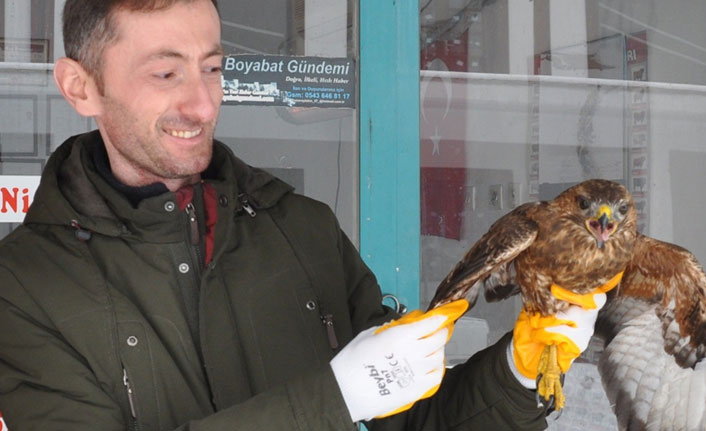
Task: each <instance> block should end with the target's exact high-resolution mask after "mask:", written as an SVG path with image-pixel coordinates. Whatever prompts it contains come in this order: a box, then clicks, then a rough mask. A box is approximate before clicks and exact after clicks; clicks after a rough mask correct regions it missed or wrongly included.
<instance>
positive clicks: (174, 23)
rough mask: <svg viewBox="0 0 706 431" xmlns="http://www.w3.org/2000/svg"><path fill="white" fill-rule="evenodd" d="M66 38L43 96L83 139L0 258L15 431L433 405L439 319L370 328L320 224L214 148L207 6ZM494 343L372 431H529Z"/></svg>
mask: <svg viewBox="0 0 706 431" xmlns="http://www.w3.org/2000/svg"><path fill="white" fill-rule="evenodd" d="M64 37H65V45H66V52H67V56H68V58H62V59H60V60H58V61H57V63H56V65H55V79H56V82H57V85H58V87H59V89H60V90H61V92H62V94H63V95H64V97H65V98H66V100H67V101H68V102H69V103H70V104H71V105H72V106H73V107H74V108H75V109H76V111H77V112H78V113H80V114H81V115H84V116H90V117H93V118H94V119H95V121H96V123H97V124H98V131H95V132H91V133H88V134H84V135H79V136H75V137H72V138H70V139H68V140H67V141H66V142H65V143H64V144H63V145H62V146H60V147H59V148H58V149H57V150H56V151H55V153H54V154H53V155H52V157H51V158H50V160H49V162H48V163H47V167H46V169H45V172H44V173H43V176H42V182H41V185H40V187H39V190H38V191H37V193H36V195H35V201H34V203H33V205H32V207H31V208H30V210H29V213H28V215H27V218H26V220H25V223H24V225H23V226H21V227H20V228H18V229H17V230H16V231H15V232H13V233H12V234H11V235H9V236H8V237H7V238H6V239H4V240H3V242H2V245H0V328H2V331H0V410H1V411H2V412H3V415H4V418H5V420H6V422H7V424H8V427H9V428H10V429H11V430H13V431H21V430H101V431H103V430H124V429H141V430H158V429H159V430H171V429H180V430H221V429H223V430H225V429H228V430H231V429H243V430H251V429H252V430H255V429H257V430H280V429H282V430H284V429H287V430H293V429H298V430H341V429H352V428H353V426H354V425H353V424H354V422H355V421H358V420H364V419H372V418H374V417H382V416H386V415H388V414H389V413H391V412H394V411H397V410H399V409H400V408H402V409H404V408H406V407H407V406H408V405H409V404H411V403H413V402H414V401H415V400H417V399H418V398H420V397H422V395H423V394H427V395H428V394H429V393H431V392H433V391H434V390H435V388H436V387H437V386H438V385H439V382H440V380H441V375H442V374H443V349H442V347H443V344H444V343H445V341H446V338H447V330H446V329H445V328H444V325H445V323H446V319H445V318H444V317H443V316H441V317H439V316H436V317H434V316H431V317H427V318H424V319H421V320H418V321H417V322H412V323H408V324H401V325H398V326H395V327H392V328H389V329H387V330H385V331H382V332H380V331H378V330H376V329H375V328H374V327H375V325H380V324H382V323H384V322H387V321H389V320H391V319H393V318H395V317H396V316H395V315H394V314H393V313H392V312H391V310H389V309H387V308H386V307H383V306H382V305H381V295H380V290H379V288H378V286H377V284H376V281H375V278H374V276H373V275H372V274H371V273H370V271H369V270H368V268H367V267H366V266H365V265H364V263H363V262H362V261H361V259H360V257H359V256H358V254H357V253H356V251H355V249H354V247H353V246H352V245H351V243H350V241H349V240H348V239H347V238H346V237H345V235H344V234H343V233H342V231H341V230H340V228H339V227H338V225H337V223H336V220H335V218H334V216H333V215H332V213H331V212H330V211H329V210H328V209H327V208H326V207H325V206H324V205H322V204H320V203H317V202H314V201H312V200H310V199H307V198H304V197H302V196H299V195H296V194H294V193H293V191H292V190H291V188H290V187H289V186H288V185H286V184H285V183H283V182H281V181H279V180H277V179H276V178H274V177H272V176H270V175H268V174H266V173H265V172H263V171H261V170H257V169H253V168H251V167H249V166H247V165H245V164H244V163H243V162H241V161H240V160H238V159H237V158H236V157H234V156H233V155H232V154H231V153H230V151H229V150H228V149H227V148H226V147H225V146H224V145H222V144H220V143H218V142H217V141H214V140H213V132H214V129H215V125H216V120H217V116H218V110H219V106H220V100H221V96H222V93H221V87H220V85H221V75H220V64H221V59H222V50H221V47H220V25H219V16H218V12H217V5H216V2H215V0H213V1H211V0H155V1H136V0H132V1H130V0H112V1H101V2H96V1H90V0H68V1H67V2H66V6H65V10H64ZM29 261H31V262H32V263H31V265H28V264H27V263H28V262H29ZM594 320H595V317H594ZM592 324H593V322H592V321H591V322H590V324H589V325H588V326H590V330H589V335H590V332H592ZM368 328H373V329H368ZM429 334H433V335H431V336H428V335H429ZM508 343H509V337H505V338H504V339H503V340H501V342H499V343H498V344H497V345H496V346H493V347H491V348H489V349H487V350H485V351H483V352H481V353H479V354H477V355H476V356H474V357H473V358H472V359H471V360H469V362H468V363H466V364H464V365H462V366H458V367H455V368H453V369H451V370H449V371H447V372H446V376H445V377H444V380H443V382H442V384H441V387H440V388H439V389H438V392H437V394H436V395H435V396H433V397H431V398H427V399H425V400H423V401H420V402H418V403H417V404H415V405H414V406H413V407H412V408H411V409H409V410H407V411H403V412H402V413H400V414H397V415H393V416H391V417H389V418H387V419H379V420H375V421H373V422H371V423H370V424H369V426H370V427H371V428H373V429H375V430H413V429H429V430H432V429H490V428H488V427H492V429H541V428H543V427H544V426H545V421H544V416H545V414H546V412H545V410H544V409H542V408H538V407H537V405H536V401H535V395H534V392H533V391H531V390H529V389H526V387H525V386H523V385H521V384H520V383H519V382H518V380H517V379H516V378H515V377H514V375H515V374H513V373H515V372H514V371H513V369H514V368H513V366H514V365H513V363H512V360H509V361H508V356H507V352H508ZM391 358H393V359H391ZM398 359H399V361H398ZM375 361H378V362H375ZM380 361H383V362H384V361H388V364H384V365H385V366H389V362H390V361H394V362H395V364H398V363H401V362H403V363H405V364H406V365H405V366H404V367H398V368H396V370H401V372H405V373H407V374H405V375H404V383H408V385H407V386H404V385H397V386H395V387H392V386H393V385H387V384H388V383H389V382H392V381H394V382H395V383H402V379H400V378H398V377H399V376H397V377H395V376H389V375H387V376H384V377H385V378H381V377H382V376H380V375H379V374H376V373H378V372H379V371H380V369H379V367H378V368H376V367H375V366H373V365H374V364H376V363H379V362H380ZM371 364H373V365H371ZM366 373H367V374H366ZM427 376H428V377H427ZM395 379H397V380H395ZM371 382H372V384H371ZM532 384H533V382H531V381H530V382H529V383H527V382H525V385H526V386H528V387H532Z"/></svg>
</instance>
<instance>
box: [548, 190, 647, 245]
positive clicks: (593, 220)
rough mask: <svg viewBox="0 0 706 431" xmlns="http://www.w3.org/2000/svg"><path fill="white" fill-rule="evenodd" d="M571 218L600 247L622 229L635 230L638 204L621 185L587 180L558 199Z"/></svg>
mask: <svg viewBox="0 0 706 431" xmlns="http://www.w3.org/2000/svg"><path fill="white" fill-rule="evenodd" d="M556 201H557V203H559V204H560V205H561V206H562V207H563V209H564V210H565V211H567V212H568V213H569V214H571V217H572V218H573V219H574V220H576V222H579V223H581V224H583V226H584V227H585V228H586V230H587V231H588V232H589V233H590V234H591V235H592V236H593V238H594V239H595V241H596V245H597V246H598V248H603V245H604V244H605V242H606V241H608V240H609V239H610V238H611V237H613V236H615V234H616V232H618V231H620V230H631V231H634V230H635V229H636V219H637V214H636V212H635V204H634V202H633V199H632V196H630V193H629V192H628V190H627V189H626V188H625V187H624V186H623V185H621V184H618V183H616V182H613V181H607V180H598V179H595V180H588V181H584V182H582V183H580V184H577V185H576V186H574V187H571V188H569V189H567V190H566V191H564V192H563V193H561V194H560V195H559V196H558V197H557V198H556Z"/></svg>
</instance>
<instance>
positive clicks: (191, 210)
mask: <svg viewBox="0 0 706 431" xmlns="http://www.w3.org/2000/svg"><path fill="white" fill-rule="evenodd" d="M186 214H187V215H188V216H189V233H190V235H189V237H190V238H191V245H193V246H198V245H199V243H200V242H201V238H200V236H199V221H198V220H197V219H196V207H194V203H193V202H189V203H188V204H187V205H186Z"/></svg>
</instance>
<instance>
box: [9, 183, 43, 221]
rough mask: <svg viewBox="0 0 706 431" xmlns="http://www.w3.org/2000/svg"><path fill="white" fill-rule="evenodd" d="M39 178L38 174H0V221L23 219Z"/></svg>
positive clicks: (37, 185)
mask: <svg viewBox="0 0 706 431" xmlns="http://www.w3.org/2000/svg"><path fill="white" fill-rule="evenodd" d="M39 179H40V176H39V175H0V223H21V222H22V220H24V218H25V215H26V214H27V210H28V209H29V205H30V204H31V203H32V200H33V199H34V192H36V191H37V187H39Z"/></svg>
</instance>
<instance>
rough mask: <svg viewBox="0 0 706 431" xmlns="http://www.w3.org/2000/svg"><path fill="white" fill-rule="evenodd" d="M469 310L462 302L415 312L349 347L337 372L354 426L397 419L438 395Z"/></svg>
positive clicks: (334, 365)
mask: <svg viewBox="0 0 706 431" xmlns="http://www.w3.org/2000/svg"><path fill="white" fill-rule="evenodd" d="M467 308H468V302H467V301H466V300H465V299H462V300H458V301H454V302H451V303H449V304H445V305H443V306H441V307H437V308H435V309H433V310H430V311H428V312H426V313H422V312H421V311H419V310H415V311H412V312H411V313H409V314H406V315H405V316H403V317H402V318H400V319H397V320H394V321H392V322H389V323H387V324H385V325H382V326H376V327H373V328H370V329H367V330H365V331H363V332H361V333H359V334H358V335H357V336H356V337H355V338H354V339H353V340H352V341H351V342H350V343H348V345H346V347H344V348H343V350H341V351H340V352H339V353H338V354H337V355H336V356H335V357H334V358H333V359H332V360H331V368H332V369H333V374H334V376H335V377H336V381H337V382H338V386H339V388H340V390H341V394H342V395H343V399H344V401H345V403H346V407H347V408H348V412H349V413H350V415H351V418H352V419H353V421H354V422H357V421H359V420H369V419H372V418H374V417H378V418H380V417H385V416H390V415H393V414H397V413H399V412H402V411H404V410H407V409H409V408H410V407H411V406H412V405H413V404H414V403H415V402H416V401H417V400H419V399H422V398H427V397H430V396H432V395H433V394H434V393H435V392H436V391H437V389H438V388H439V385H440V384H441V379H442V377H443V375H444V371H445V365H444V345H445V344H446V342H447V341H448V340H449V338H450V337H451V332H452V330H453V324H454V322H455V321H456V320H457V319H458V318H459V317H461V315H462V314H463V313H464V312H465V311H466V309H467Z"/></svg>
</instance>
